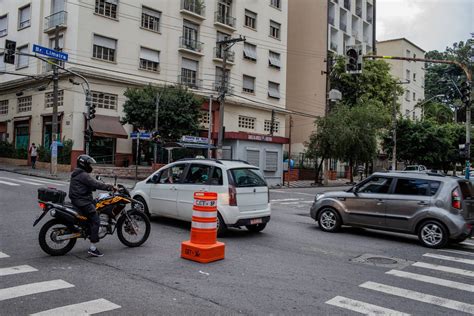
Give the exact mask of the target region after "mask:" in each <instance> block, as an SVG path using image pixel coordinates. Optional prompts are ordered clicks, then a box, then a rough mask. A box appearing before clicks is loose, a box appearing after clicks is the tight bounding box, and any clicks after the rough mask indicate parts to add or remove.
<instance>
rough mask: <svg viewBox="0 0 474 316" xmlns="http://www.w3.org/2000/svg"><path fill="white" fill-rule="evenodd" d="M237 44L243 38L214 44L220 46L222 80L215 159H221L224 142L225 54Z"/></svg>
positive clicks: (243, 39)
mask: <svg viewBox="0 0 474 316" xmlns="http://www.w3.org/2000/svg"><path fill="white" fill-rule="evenodd" d="M237 42H245V37H242V36H240V37H239V38H230V39H225V40H222V41H218V42H216V44H217V45H222V47H223V48H222V52H223V55H224V56H222V78H221V86H220V89H219V90H220V95H219V134H218V136H217V151H216V158H217V159H222V142H223V140H224V104H225V94H226V92H227V52H228V50H229V49H230V48H231V47H232V46H234V44H235V43H237Z"/></svg>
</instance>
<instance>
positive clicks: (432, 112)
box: [422, 102, 453, 124]
mask: <svg viewBox="0 0 474 316" xmlns="http://www.w3.org/2000/svg"><path fill="white" fill-rule="evenodd" d="M422 107H423V117H424V118H425V119H428V120H432V121H435V122H437V123H438V124H446V123H450V122H453V110H452V109H451V108H450V107H449V106H448V105H446V104H444V103H440V102H428V103H425V104H424V105H422Z"/></svg>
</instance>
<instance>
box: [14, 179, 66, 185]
mask: <svg viewBox="0 0 474 316" xmlns="http://www.w3.org/2000/svg"><path fill="white" fill-rule="evenodd" d="M22 179H23V180H28V181H34V182H40V183H46V184H55V185H66V184H67V183H66V182H60V181H55V180H43V179H41V180H40V179H37V178H34V179H32V178H22Z"/></svg>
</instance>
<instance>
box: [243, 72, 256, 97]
mask: <svg viewBox="0 0 474 316" xmlns="http://www.w3.org/2000/svg"><path fill="white" fill-rule="evenodd" d="M242 91H243V92H248V93H255V77H250V76H247V75H244V80H243V85H242Z"/></svg>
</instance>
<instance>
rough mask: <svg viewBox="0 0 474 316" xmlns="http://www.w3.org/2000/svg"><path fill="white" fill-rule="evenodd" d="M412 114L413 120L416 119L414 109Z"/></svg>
mask: <svg viewBox="0 0 474 316" xmlns="http://www.w3.org/2000/svg"><path fill="white" fill-rule="evenodd" d="M412 114H413V115H412V116H413V120H416V113H415V111H413V113H412Z"/></svg>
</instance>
